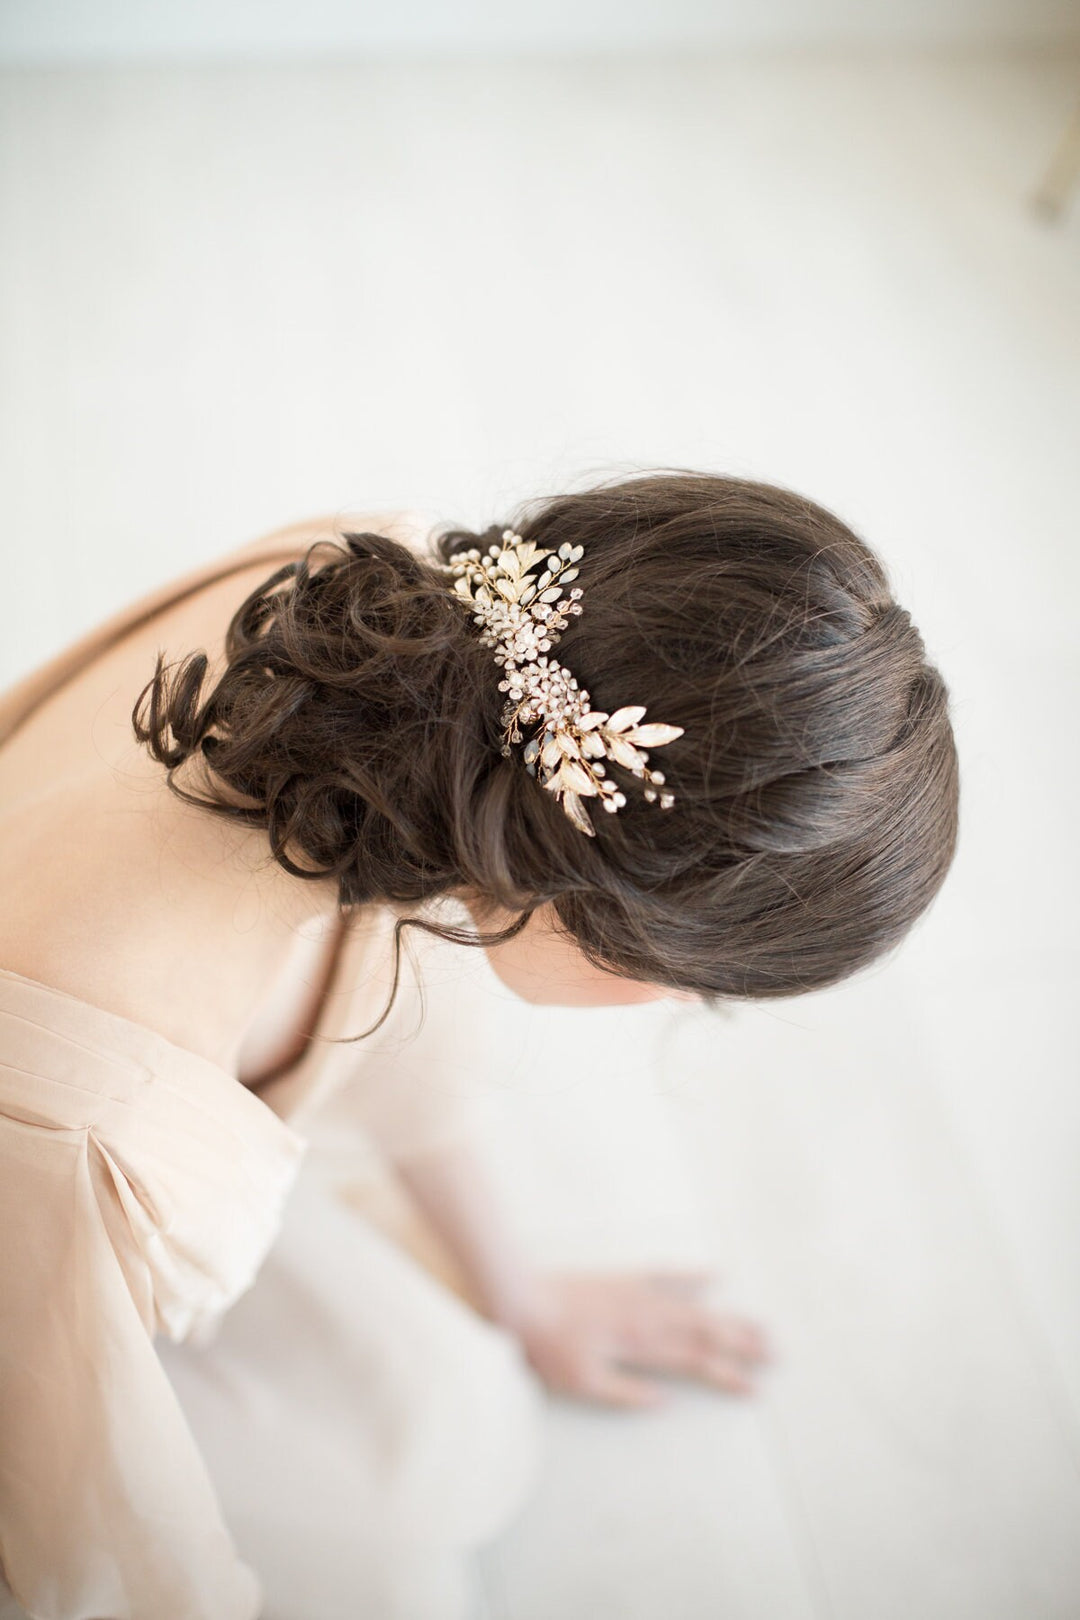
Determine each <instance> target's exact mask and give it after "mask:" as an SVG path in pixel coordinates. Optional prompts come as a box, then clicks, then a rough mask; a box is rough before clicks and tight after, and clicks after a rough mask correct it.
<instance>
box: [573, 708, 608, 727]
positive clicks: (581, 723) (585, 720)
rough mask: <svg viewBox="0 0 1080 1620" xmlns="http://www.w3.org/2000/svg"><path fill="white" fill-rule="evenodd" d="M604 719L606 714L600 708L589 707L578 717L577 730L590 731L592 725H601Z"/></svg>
mask: <svg viewBox="0 0 1080 1620" xmlns="http://www.w3.org/2000/svg"><path fill="white" fill-rule="evenodd" d="M606 719H607V715H606V714H605V713H604V712H603V710H602V709H589V710H588V711H587V713H585V714H583V715H581V716H580V717H579V719H578V722H577V728H578V730H579V731H591V730H592V729H593V727H594V726H602V725H603V724H604V721H605V720H606Z"/></svg>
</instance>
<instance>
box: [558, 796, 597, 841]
mask: <svg viewBox="0 0 1080 1620" xmlns="http://www.w3.org/2000/svg"><path fill="white" fill-rule="evenodd" d="M559 803H560V804H561V805H562V807H563V809H564V810H565V811H566V814H567V815H568V816H569V818H570V820H571V821H572V822H573V823H574V826H575V827H576V828H577V829H578V831H579V832H583V833H588V835H589V837H590V838H595V837H596V828H595V827H594V826H593V824H592V822H591V821H590V820H589V817H588V814H587V813H586V810H585V806H584V805H583V804H582V802H581V800H580V799H579V798H578V796H577V794H576V793H564V794H563V796H562V798H561V799H560V800H559Z"/></svg>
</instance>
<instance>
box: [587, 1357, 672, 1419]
mask: <svg viewBox="0 0 1080 1620" xmlns="http://www.w3.org/2000/svg"><path fill="white" fill-rule="evenodd" d="M579 1393H581V1394H583V1395H587V1396H589V1397H590V1399H592V1400H597V1401H603V1402H604V1403H605V1404H606V1405H608V1406H625V1407H631V1408H637V1409H639V1410H641V1411H644V1410H646V1409H647V1408H650V1407H658V1406H664V1405H665V1404H666V1400H667V1397H666V1396H665V1394H664V1391H663V1390H662V1389H661V1388H660V1387H659V1385H658V1384H654V1383H652V1382H651V1381H650V1380H649V1379H647V1378H636V1377H635V1376H634V1374H633V1373H629V1372H624V1371H623V1370H622V1368H620V1367H616V1366H613V1365H611V1364H610V1363H606V1364H604V1365H603V1366H600V1367H597V1368H596V1370H595V1371H594V1372H593V1374H592V1375H591V1377H590V1378H589V1380H588V1383H587V1384H586V1385H585V1387H584V1388H583V1389H581V1390H580V1391H579Z"/></svg>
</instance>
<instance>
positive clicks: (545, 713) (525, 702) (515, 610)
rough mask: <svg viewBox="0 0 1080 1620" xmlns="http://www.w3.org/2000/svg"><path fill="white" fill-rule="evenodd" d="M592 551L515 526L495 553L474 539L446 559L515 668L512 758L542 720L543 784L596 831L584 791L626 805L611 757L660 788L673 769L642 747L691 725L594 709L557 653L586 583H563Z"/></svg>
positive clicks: (507, 736) (491, 642)
mask: <svg viewBox="0 0 1080 1620" xmlns="http://www.w3.org/2000/svg"><path fill="white" fill-rule="evenodd" d="M583 554H584V548H583V547H582V546H571V545H569V544H563V545H561V546H560V547H559V549H558V552H551V551H544V550H541V549H540V548H539V547H538V546H537V545H536V544H535V543H534V542H533V541H531V540H530V541H525V540H522V538H521V536H520V535H518V534H515V533H514V532H513V530H512V529H505V530H504V531H503V543H502V545H501V546H500V545H499V544H498V542H496V541H493V542H492V543H491V545H489V547H488V550H487V554H486V555H484V554H482V553H481V551H480V549H479V547H477V546H472V547H470V548H468V549H466V550H463V551H457V552H455V553H454V554H453V556H452V557H451V559H450V561H449V563H447V564H443V565H442V566H443V567H444V569H445V570H446V571H447V572H448V573H451V574H453V575H454V576H455V580H454V586H453V590H454V592H455V594H457V595H460V596H461V597H463V598H464V599H465V600H466V601H468V602H469V603H470V605H472V606H475V607H476V609H477V611H476V613H474V615H473V619H474V622H475V623H476V624H478V625H480V626H481V627H482V629H481V635H480V643H481V645H482V646H485V647H492V648H494V649H495V653H494V657H495V662H496V663H497V664H499V665H500V666H502V668H503V669H504V671H505V675H506V678H505V679H504V680H501V681H500V682H499V690H500V692H506V693H507V694H508V696H507V701H506V704H505V705H504V709H503V714H502V722H503V727H504V740H503V745H502V753H503V755H504V756H505V757H507V758H509V756H510V753H511V749H510V744H511V743H518V742H521V740H522V735H521V731H520V729H519V722H521V721H525V722H526V723H531V722H541V723H542V724H543V727H544V730H543V733H542V734H541V735H540V736H537V737H533V738H532V739H530V741H529V742H527V743H526V745H525V749H524V753H523V757H524V760H525V767H526V769H527V770H528V772H529V774H530V775H531V776H536V775H537V769H538V766H539V771H540V778H539V779H540V783H541V785H542V786H543V787H545V788H548V789H549V790H550V791H551V792H553V793H554V794H555V796H556V798H558V799H559V800H560V802H561V804H562V807H563V809H564V810H565V812H566V814H567V816H568V817H569V818H570V820H571V821H572V822H573V823H574V825H575V826H576V827H578V828H579V830H580V831H582V832H584V833H587V834H588V835H589V836H590V837H595V836H596V834H595V829H594V828H593V826H592V823H591V822H590V820H589V818H588V816H587V815H586V814H585V809H584V806H583V804H582V802H581V800H582V798H587V797H590V796H595V797H597V798H598V799H599V800H600V802H601V803H602V804H603V806H604V809H605V810H609V811H612V812H614V811H616V810H618V809H620V808H621V806H622V805H624V804H625V803H626V795H625V794H624V793H622V792H621V790H620V789H619V788H618V786H617V785H616V784H615V783H614V782H612V781H609V780H608V779H607V777H606V772H605V767H604V764H603V756H606V757H607V758H609V759H612V760H615V761H616V762H617V763H618V764H620V765H623V766H625V767H626V769H628V770H631V771H633V772H634V774H635V775H637V776H640V777H643V778H644V779H645V780H646V781H648V782H650V783H653V784H655V787H659V786H661V785H662V784H663V782H664V780H665V779H664V775H663V772H662V771H651V770H649V768H648V764H647V760H648V756H647V755H646V754H644V753H642V752H641V751H640V748H639V747H638V746H635V745H638V744H643V745H646V746H649V747H658V746H660V745H661V744H663V743H666V742H670V741H672V739H673V738H675V737H679V736H681V735H682V731H683V728H682V727H681V726H668V725H660V724H656V723H653V724H650V725H646V726H642V725H639V724H638V723H637V722H639V721H640V719H641V717H642V716H643V715H644V713H645V710H644V708H642V707H641V706H640V705H633V706H630V707H625V708H621V709H618V710H616V711H615V713H614V714H611V715H608V714H605V713H602V712H600V711H599V710H594V709H592V708H591V707H590V703H589V694H588V692H586V691H585V690H584V689H583V688H581V687H579V686H578V683H577V681H576V680H575V678H574V676H573V675H571V673H570V671H569V670H568V669H566V668H565V666H564V665H562V664H560V663H559V662H558V661H557V660H556V659H554V658H549V656H548V654H549V653H550V651H551V648H552V645H553V643H554V642H555V641H557V640H558V639H559V636H560V634H561V632H562V631H563V630H565V629H566V627H567V625H568V623H569V619H568V617H567V615H568V614H579V613H581V611H582V608H581V603H580V600H579V598H580V597H581V595H582V591H581V587H580V586H575V587H574V588H573V589H572V590H571V591H570V594H569V596H564V595H563V587H564V586H566V585H568V584H569V583H570V581H571V580H574V579H576V578H577V577H578V572H579V571H578V569H577V567H576V566H575V565H576V564H577V563H578V562H579V561H580V559H581V557H582V556H583ZM542 559H547V560H546V561H545V562H544V569H543V572H542V573H541V574H540V575H539V577H538V578H536V579H533V578H531V577H530V576H531V571H532V570H533V569H534V568H535V567H536V566H537V564H538V563H540V562H541V560H542ZM655 787H647V788H646V789H645V797H646V799H649V800H653V801H655V799H656V798H657V794H656V791H655ZM659 798H660V808H661V809H663V810H666V809H668V808H670V806H671V805H672V804H674V802H675V801H674V797H673V795H672V794H671V793H667V792H663V793H661V794H660V795H659Z"/></svg>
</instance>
